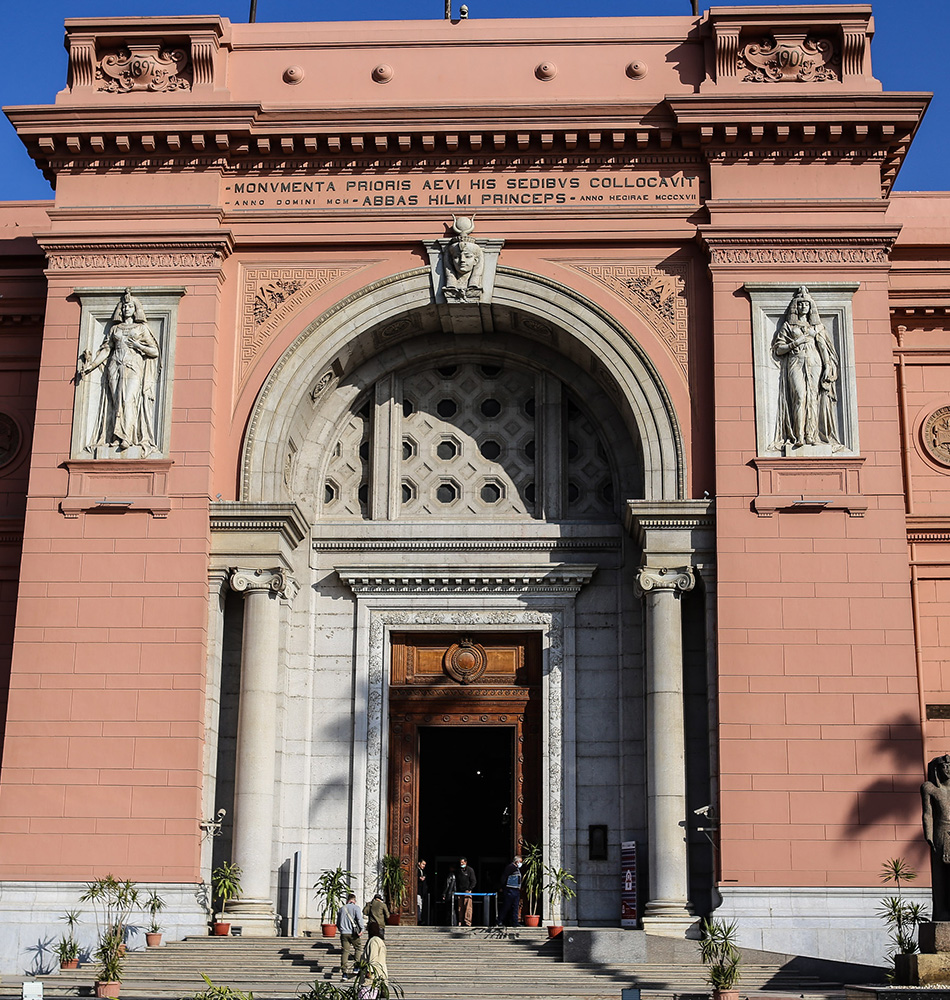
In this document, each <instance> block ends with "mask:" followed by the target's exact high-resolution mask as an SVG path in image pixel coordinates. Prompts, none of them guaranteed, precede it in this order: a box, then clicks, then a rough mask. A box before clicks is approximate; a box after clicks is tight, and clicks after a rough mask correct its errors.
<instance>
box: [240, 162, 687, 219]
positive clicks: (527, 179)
mask: <svg viewBox="0 0 950 1000" xmlns="http://www.w3.org/2000/svg"><path fill="white" fill-rule="evenodd" d="M221 202H222V204H223V205H224V207H225V208H227V209H232V210H235V209H237V210H240V209H265V210H267V209H285V210H286V209H289V210H291V211H293V210H300V211H334V210H350V211H352V210H366V209H371V210H373V211H379V210H380V209H383V210H385V209H404V208H406V209H412V208H434V207H437V206H440V207H445V208H448V209H468V210H477V209H487V208H512V207H515V208H517V207H524V208H555V209H556V208H588V207H591V206H593V207H597V208H603V207H609V208H617V207H625V208H650V209H655V208H696V207H698V206H699V204H700V198H699V176H698V175H697V174H695V173H687V172H685V171H682V170H672V171H670V170H591V171H572V172H556V173H555V172H550V173H544V174H539V173H528V172H519V173H497V174H488V173H485V172H480V173H465V174H463V173H458V174H455V175H454V176H453V175H451V174H446V173H441V174H412V175H409V176H406V175H403V176H393V175H378V174H377V175H369V174H360V175H335V176H332V175H326V174H323V175H317V174H310V175H302V176H294V177H284V178H274V177H272V176H270V177H248V178H242V179H240V180H238V179H234V178H227V179H225V180H224V182H223V184H222V192H221Z"/></svg>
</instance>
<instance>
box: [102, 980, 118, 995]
mask: <svg viewBox="0 0 950 1000" xmlns="http://www.w3.org/2000/svg"><path fill="white" fill-rule="evenodd" d="M121 987H122V983H120V982H119V981H118V980H117V979H97V980H96V996H97V997H117V996H118V995H119V990H120V989H121Z"/></svg>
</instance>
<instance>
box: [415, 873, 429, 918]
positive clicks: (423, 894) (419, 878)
mask: <svg viewBox="0 0 950 1000" xmlns="http://www.w3.org/2000/svg"><path fill="white" fill-rule="evenodd" d="M430 919H431V917H430V914H429V881H428V879H427V878H426V861H425V858H419V861H418V862H417V864H416V922H417V923H420V924H425V923H428V922H429V920H430Z"/></svg>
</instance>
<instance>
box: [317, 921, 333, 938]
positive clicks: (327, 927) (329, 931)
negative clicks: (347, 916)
mask: <svg viewBox="0 0 950 1000" xmlns="http://www.w3.org/2000/svg"><path fill="white" fill-rule="evenodd" d="M320 928H321V930H322V931H323V936H324V937H336V924H320Z"/></svg>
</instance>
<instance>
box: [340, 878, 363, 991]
mask: <svg viewBox="0 0 950 1000" xmlns="http://www.w3.org/2000/svg"><path fill="white" fill-rule="evenodd" d="M336 927H337V930H338V931H339V932H340V950H341V951H342V953H343V956H342V958H341V959H340V978H341V979H349V978H350V958H351V957H352V958H353V960H354V961H355V962H358V961H359V960H360V959H361V958H362V957H363V942H362V940H361V939H360V935H361V934H362V933H363V914H362V913H360V908H359V907H358V906H357V905H356V896H355V895H354V894H353V893H352V892H351V893H350V894H349V896H347V897H346V903H345V904H344V905H343V906H341V907H340V913H339V915H338V916H337V918H336Z"/></svg>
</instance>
